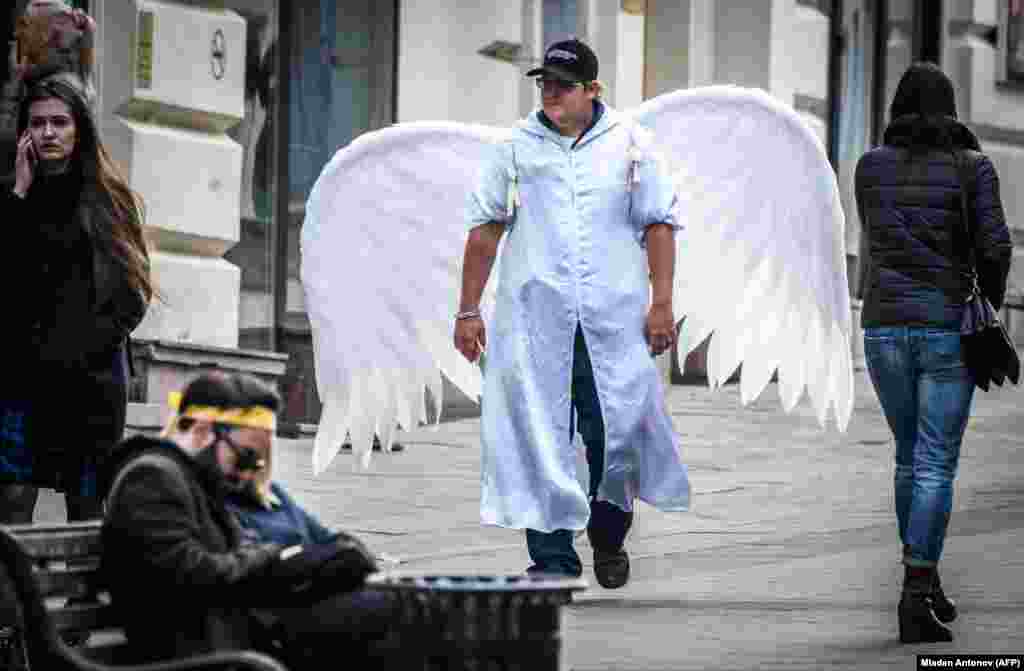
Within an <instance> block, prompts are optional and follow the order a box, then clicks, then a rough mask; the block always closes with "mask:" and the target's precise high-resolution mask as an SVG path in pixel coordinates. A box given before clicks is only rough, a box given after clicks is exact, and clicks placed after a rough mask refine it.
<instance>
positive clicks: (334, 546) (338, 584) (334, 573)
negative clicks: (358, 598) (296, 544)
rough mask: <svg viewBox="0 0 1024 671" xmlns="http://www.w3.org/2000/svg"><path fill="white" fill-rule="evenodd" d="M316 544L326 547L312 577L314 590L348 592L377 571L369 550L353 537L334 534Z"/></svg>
mask: <svg viewBox="0 0 1024 671" xmlns="http://www.w3.org/2000/svg"><path fill="white" fill-rule="evenodd" d="M317 547H318V548H323V549H325V550H326V549H329V550H330V551H329V554H328V558H327V560H326V561H325V562H324V564H323V566H322V567H321V568H320V574H319V576H318V577H317V580H316V588H317V589H318V590H323V591H329V592H349V591H351V590H353V589H356V588H357V587H359V586H360V585H362V584H363V582H364V581H365V580H366V576H368V575H370V574H371V573H374V572H375V571H376V570H377V562H376V560H375V558H374V556H373V553H371V552H370V551H369V549H367V547H366V546H365V545H364V544H363V543H362V541H360V540H359V539H358V538H356V537H355V536H350V535H348V534H344V533H338V534H335V535H334V537H333V538H332V539H331V542H329V543H321V544H320V545H319V546H317Z"/></svg>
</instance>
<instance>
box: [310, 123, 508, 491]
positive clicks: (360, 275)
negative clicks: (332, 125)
mask: <svg viewBox="0 0 1024 671" xmlns="http://www.w3.org/2000/svg"><path fill="white" fill-rule="evenodd" d="M507 132H508V131H507V130H504V129H497V128H489V127H486V126H471V125H466V124H455V123H432V124H428V123H415V124H406V125H402V126H393V127H390V128H386V129H384V130H380V131H375V132H372V133H367V134H365V135H362V136H360V137H359V138H357V139H356V140H355V141H353V142H352V143H351V144H349V145H348V146H346V147H344V148H343V149H341V150H339V151H338V152H337V154H335V156H334V157H333V158H332V159H331V161H330V162H329V163H328V164H327V166H326V167H325V168H324V170H323V172H322V173H321V175H320V177H319V178H318V179H317V182H316V184H315V185H314V187H313V190H312V191H311V193H310V196H309V201H308V203H307V206H306V219H305V221H304V223H303V226H302V235H301V254H302V263H301V274H302V283H303V288H304V290H305V298H306V305H307V309H308V312H309V318H310V322H311V325H312V329H313V346H314V359H315V365H316V378H317V389H318V391H319V393H320V400H321V402H322V403H323V410H322V413H321V417H320V423H319V427H318V430H317V435H316V439H315V440H314V448H313V470H314V472H315V473H320V472H322V471H323V470H324V469H325V468H326V467H327V466H328V465H329V464H330V462H331V460H332V459H333V458H334V456H335V455H336V454H337V452H338V450H339V449H340V447H341V445H342V443H343V442H344V441H345V437H346V434H348V435H350V436H351V443H352V448H353V451H354V452H355V454H356V455H357V456H358V458H359V460H360V461H361V462H362V464H363V465H364V466H365V465H366V464H368V463H369V459H370V454H371V447H372V443H373V436H374V434H375V433H376V434H377V435H378V436H379V437H380V440H381V443H382V445H383V447H384V449H386V450H387V449H390V446H391V443H392V434H393V431H394V428H395V425H396V424H398V425H400V426H401V427H402V428H405V429H411V428H413V427H415V426H416V425H417V424H418V423H420V422H424V421H426V420H427V414H426V408H425V404H424V390H425V389H430V390H431V392H432V395H433V397H434V399H435V400H436V402H437V403H438V411H440V404H441V403H442V395H441V390H442V385H441V378H440V375H439V370H440V371H443V372H444V374H445V375H446V376H447V377H448V378H449V379H450V380H451V381H452V382H453V383H454V384H455V385H456V386H457V387H459V388H460V389H461V390H462V391H464V392H465V393H466V394H467V395H468V396H469V397H470V398H473V399H476V398H478V397H479V395H480V390H481V378H480V373H479V370H478V369H477V368H476V367H475V366H473V365H472V364H470V363H468V362H467V361H466V360H465V359H464V358H463V357H462V356H461V355H460V354H459V353H458V351H456V349H455V347H454V346H453V344H452V315H453V314H454V312H455V309H456V307H457V301H458V287H459V278H460V274H461V259H462V249H463V247H464V245H465V241H466V234H467V228H466V223H465V220H464V216H463V212H464V210H465V204H466V198H467V193H468V192H469V191H468V190H469V189H471V188H472V185H473V184H474V182H475V181H476V179H477V173H478V171H479V169H480V167H481V166H482V165H483V163H484V159H485V156H486V155H487V152H488V151H489V150H490V147H491V144H492V143H493V142H496V141H498V140H500V139H501V138H502V137H503V136H504V134H505V133H507ZM496 275H497V268H495V271H494V272H492V275H491V276H492V277H495V276H496ZM493 284H494V283H493V282H492V283H491V285H492V286H493ZM488 295H493V291H492V290H491V289H490V288H489V291H488Z"/></svg>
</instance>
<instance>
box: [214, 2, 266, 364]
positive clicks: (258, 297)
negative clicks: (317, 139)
mask: <svg viewBox="0 0 1024 671" xmlns="http://www.w3.org/2000/svg"><path fill="white" fill-rule="evenodd" d="M277 5H278V3H277V0H232V1H231V2H226V3H225V6H226V7H227V8H228V9H231V10H233V11H235V12H237V13H238V14H239V15H241V16H242V17H243V18H244V19H245V23H246V31H245V34H246V45H245V54H246V55H245V116H244V118H243V119H242V122H241V123H239V124H238V125H236V126H234V127H233V128H231V129H229V130H228V132H227V133H228V135H229V136H230V137H231V139H233V140H234V141H235V142H237V143H238V144H240V145H241V146H242V188H241V195H240V197H241V203H240V208H239V210H240V216H241V221H240V226H239V233H240V235H239V240H238V244H236V245H235V246H234V247H232V248H231V249H230V250H229V251H228V252H227V254H225V255H224V258H225V259H227V260H228V261H230V262H231V263H234V264H235V265H236V266H238V267H239V269H240V270H241V285H242V286H241V289H242V291H241V297H240V301H239V311H238V322H239V333H238V346H239V347H240V348H242V349H255V350H273V349H274V345H275V343H274V329H273V326H274V286H275V282H274V263H273V260H274V258H275V251H276V246H275V245H276V235H275V231H276V226H275V224H276V208H275V207H274V203H275V201H276V194H277V173H278V164H277V150H276V145H277V137H276V136H277V127H278V125H279V124H278V120H277V116H278V106H277V104H276V100H277V95H278V94H277V89H278V85H277V83H278V80H279V77H278V69H277V68H278V66H277V64H278V57H277V53H278V18H277V12H278V8H277Z"/></svg>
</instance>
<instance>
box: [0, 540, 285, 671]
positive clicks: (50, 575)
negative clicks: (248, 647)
mask: <svg viewBox="0 0 1024 671" xmlns="http://www.w3.org/2000/svg"><path fill="white" fill-rule="evenodd" d="M101 552H102V547H101V543H100V522H77V523H72V524H62V525H38V526H36V525H14V526H6V527H3V526H0V599H2V600H3V604H2V605H3V608H2V610H3V612H5V613H6V614H7V615H8V617H7V618H6V619H10V620H12V621H10V622H0V634H3V633H6V637H5V639H4V641H3V643H4V645H3V646H0V654H3V655H6V656H7V658H8V659H6V660H0V669H31V670H32V671H62V670H64V669H76V670H80V671H107V670H108V669H109V670H111V671H113V670H114V669H121V670H123V671H184V670H185V669H231V670H243V669H250V670H252V671H287V670H286V669H285V667H284V666H283V665H282V664H281V663H280V662H278V661H276V660H274V659H273V658H271V657H269V656H267V655H263V654H261V653H257V652H254V651H244V652H221V653H213V654H208V655H199V656H194V657H188V658H184V659H180V660H173V661H168V662H158V663H150V664H132V662H131V660H130V659H129V658H128V654H127V653H128V646H127V645H126V644H125V638H124V629H123V624H124V623H123V622H121V621H120V620H119V618H118V615H117V612H116V611H115V609H114V608H113V607H112V606H111V605H110V596H109V594H108V593H107V592H106V590H105V589H103V587H102V585H101V584H100V581H99V559H100V554H101ZM69 600H70V601H69ZM15 613H16V614H17V616H16V617H10V616H11V615H13V614H15ZM72 639H79V640H80V641H81V643H80V644H78V645H68V641H69V640H72Z"/></svg>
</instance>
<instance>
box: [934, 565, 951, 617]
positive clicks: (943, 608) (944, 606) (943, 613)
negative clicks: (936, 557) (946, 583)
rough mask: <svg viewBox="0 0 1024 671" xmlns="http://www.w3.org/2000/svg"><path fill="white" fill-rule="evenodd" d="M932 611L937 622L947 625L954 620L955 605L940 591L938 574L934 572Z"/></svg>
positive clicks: (940, 585) (940, 584)
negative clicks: (937, 619)
mask: <svg viewBox="0 0 1024 671" xmlns="http://www.w3.org/2000/svg"><path fill="white" fill-rule="evenodd" d="M932 611H933V612H934V613H935V617H937V618H939V622H943V623H945V624H949V623H950V622H952V621H953V620H955V619H956V616H957V612H956V604H955V603H953V602H952V601H951V600H950V599H948V598H947V597H946V593H945V592H943V591H942V582H941V581H940V580H939V572H938V571H936V572H935V582H934V584H933V585H932Z"/></svg>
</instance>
